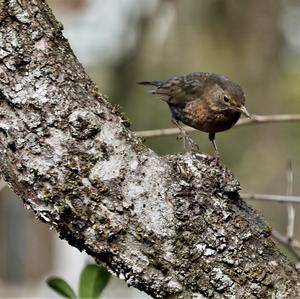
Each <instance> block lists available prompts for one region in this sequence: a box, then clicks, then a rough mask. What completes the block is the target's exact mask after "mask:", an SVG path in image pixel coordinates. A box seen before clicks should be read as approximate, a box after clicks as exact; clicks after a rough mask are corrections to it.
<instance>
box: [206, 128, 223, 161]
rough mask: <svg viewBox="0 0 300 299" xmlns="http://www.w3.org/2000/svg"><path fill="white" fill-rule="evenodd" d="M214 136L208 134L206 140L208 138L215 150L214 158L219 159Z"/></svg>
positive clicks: (213, 134)
mask: <svg viewBox="0 0 300 299" xmlns="http://www.w3.org/2000/svg"><path fill="white" fill-rule="evenodd" d="M215 136H216V134H215V133H209V135H208V138H209V140H210V141H211V142H212V144H213V146H214V149H215V157H216V158H219V157H220V155H219V151H218V147H217V143H216V140H215Z"/></svg>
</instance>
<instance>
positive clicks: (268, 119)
mask: <svg viewBox="0 0 300 299" xmlns="http://www.w3.org/2000/svg"><path fill="white" fill-rule="evenodd" d="M292 121H300V114H276V115H254V114H253V115H252V116H251V118H250V119H249V118H241V119H240V120H239V121H238V123H237V124H236V125H235V127H240V126H245V125H252V124H264V123H274V122H292ZM184 129H185V131H187V132H193V131H196V130H195V129H194V128H191V127H184ZM135 133H136V135H137V136H139V137H155V136H167V135H176V134H179V130H178V129H177V128H166V129H157V130H145V131H137V132H135Z"/></svg>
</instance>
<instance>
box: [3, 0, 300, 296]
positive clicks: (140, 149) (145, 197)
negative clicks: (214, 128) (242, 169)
mask: <svg viewBox="0 0 300 299" xmlns="http://www.w3.org/2000/svg"><path fill="white" fill-rule="evenodd" d="M0 22H1V23H0V60H1V63H0V143H1V145H0V159H1V171H2V174H3V176H4V177H5V179H6V181H7V182H9V184H10V185H11V186H12V188H13V190H14V191H15V192H16V193H17V194H19V195H20V197H21V198H22V199H23V200H24V202H25V204H26V205H27V206H28V207H29V208H30V209H32V210H33V211H34V213H35V214H36V215H37V216H38V217H39V218H40V219H41V220H43V221H44V222H46V223H47V224H48V225H49V226H50V227H53V228H55V229H56V230H57V231H58V233H59V234H60V236H61V237H62V238H64V239H66V240H68V242H69V243H70V244H71V245H73V246H75V247H77V248H78V249H80V250H85V251H87V252H88V254H90V255H91V256H93V257H95V258H96V259H97V260H98V261H101V262H102V263H105V264H106V265H107V267H109V268H110V269H111V270H112V271H113V272H114V273H116V274H118V275H120V276H122V277H124V278H125V279H126V281H127V283H128V284H130V285H133V286H135V287H137V288H139V289H140V290H143V291H145V292H147V293H149V294H151V295H152V296H153V297H155V298H167V297H172V298H297V297H300V292H299V274H298V273H297V272H296V270H295V269H294V267H293V266H292V265H291V264H290V263H289V262H288V261H287V259H286V258H285V257H284V256H283V255H282V254H281V253H280V252H279V251H278V250H277V248H276V247H275V245H274V243H273V242H272V240H271V239H270V228H269V227H268V226H267V225H266V224H265V223H264V221H263V220H262V219H261V217H260V216H258V215H257V214H256V212H255V211H254V210H253V209H251V208H250V207H248V206H247V205H246V204H245V203H244V202H243V201H242V200H241V199H240V198H239V195H238V190H239V184H238V182H237V181H236V180H235V179H234V178H233V176H232V174H231V173H230V172H229V171H228V170H226V169H225V168H224V167H222V166H220V165H216V164H215V163H214V160H212V159H210V158H209V157H207V156H204V155H200V154H192V153H188V154H186V155H176V156H169V157H159V156H157V155H156V154H155V153H154V152H153V151H151V150H150V149H148V148H146V147H144V146H143V144H142V143H141V142H140V140H139V139H137V138H136V137H135V136H134V134H133V133H132V132H130V131H129V129H128V128H127V122H126V120H124V119H123V118H122V116H121V115H120V113H118V111H116V109H115V108H113V107H112V106H111V105H110V104H109V103H108V102H107V101H106V100H105V98H104V97H103V96H101V95H99V94H98V93H97V90H96V88H95V86H94V84H93V83H92V82H91V80H90V79H89V78H88V76H87V75H86V74H85V72H84V70H83V68H82V66H81V65H80V64H79V63H78V61H77V60H76V58H75V57H74V55H73V53H72V51H71V49H70V47H69V45H68V42H67V41H66V40H65V39H64V38H63V36H62V32H61V31H62V27H61V25H60V24H59V23H58V22H57V21H56V20H55V18H54V17H53V15H52V14H51V11H50V10H49V8H48V6H47V5H46V3H45V2H44V1H42V0H32V1H20V0H19V1H17V0H6V1H3V0H2V1H0Z"/></svg>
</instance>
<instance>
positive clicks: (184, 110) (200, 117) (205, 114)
mask: <svg viewBox="0 0 300 299" xmlns="http://www.w3.org/2000/svg"><path fill="white" fill-rule="evenodd" d="M170 109H171V111H172V114H173V117H175V118H176V119H178V120H180V121H181V122H183V123H184V124H186V125H188V126H190V127H193V128H195V129H197V130H200V131H203V132H207V133H216V132H221V131H225V130H228V129H230V128H231V127H232V126H234V125H235V123H236V122H237V121H238V119H239V118H240V115H241V114H240V113H239V112H236V111H233V110H230V109H228V110H219V111H218V110H212V109H210V108H209V107H208V106H207V105H205V104H203V105H199V103H197V102H189V103H186V105H185V106H184V107H179V106H177V107H175V106H173V107H172V106H171V105H170Z"/></svg>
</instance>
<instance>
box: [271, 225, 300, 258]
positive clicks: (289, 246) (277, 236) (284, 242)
mask: <svg viewBox="0 0 300 299" xmlns="http://www.w3.org/2000/svg"><path fill="white" fill-rule="evenodd" d="M272 236H273V238H274V239H275V240H277V241H278V242H279V243H281V244H282V245H284V246H285V247H286V248H287V249H288V250H289V251H290V252H291V253H292V254H293V255H294V256H295V257H296V258H297V259H298V260H300V253H299V251H298V250H297V249H296V248H295V246H294V245H293V243H290V242H289V240H288V238H287V237H286V236H283V235H282V234H280V233H279V232H278V231H276V230H274V229H273V230H272Z"/></svg>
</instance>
